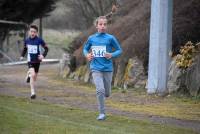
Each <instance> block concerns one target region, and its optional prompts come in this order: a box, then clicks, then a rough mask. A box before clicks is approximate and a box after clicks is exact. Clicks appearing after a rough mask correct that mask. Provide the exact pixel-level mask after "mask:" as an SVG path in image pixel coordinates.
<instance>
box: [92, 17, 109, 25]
mask: <svg viewBox="0 0 200 134" xmlns="http://www.w3.org/2000/svg"><path fill="white" fill-rule="evenodd" d="M100 19H105V20H106V21H107V18H106V16H99V17H98V18H96V20H95V21H94V25H95V26H97V24H98V21H99V20H100Z"/></svg>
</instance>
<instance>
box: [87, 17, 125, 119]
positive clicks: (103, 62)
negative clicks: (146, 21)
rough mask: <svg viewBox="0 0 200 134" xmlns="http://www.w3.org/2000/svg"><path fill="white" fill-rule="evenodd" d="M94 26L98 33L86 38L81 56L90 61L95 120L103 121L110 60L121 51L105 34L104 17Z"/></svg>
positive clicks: (110, 68) (110, 76)
mask: <svg viewBox="0 0 200 134" xmlns="http://www.w3.org/2000/svg"><path fill="white" fill-rule="evenodd" d="M95 26H96V28H97V31H98V32H97V33H95V34H93V35H91V36H90V37H89V38H88V40H87V42H86V43H85V44H84V47H83V54H84V56H85V57H86V58H87V60H88V61H90V70H91V72H92V77H93V80H94V84H95V87H96V95H97V101H98V107H99V116H98V117H97V120H104V119H105V118H106V115H105V108H104V99H105V97H109V96H110V94H111V82H112V75H113V63H112V58H115V57H117V56H119V55H120V54H121V53H122V49H121V47H120V44H119V42H118V41H117V39H116V38H115V37H114V36H113V35H110V34H108V33H106V29H107V19H106V17H105V16H100V17H98V18H97V20H96V23H95Z"/></svg>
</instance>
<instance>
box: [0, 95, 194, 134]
mask: <svg viewBox="0 0 200 134" xmlns="http://www.w3.org/2000/svg"><path fill="white" fill-rule="evenodd" d="M96 116H97V113H95V112H91V111H87V110H81V109H74V108H72V107H69V106H65V107H64V106H63V105H53V104H49V103H47V102H41V101H37V100H34V101H31V100H29V99H27V98H15V97H9V96H0V132H1V134H158V133H159V134H193V133H194V132H192V130H189V129H185V128H178V127H174V126H168V125H160V124H154V123H151V122H147V121H137V120H133V119H128V118H126V117H122V116H115V115H108V118H107V119H106V120H105V121H96Z"/></svg>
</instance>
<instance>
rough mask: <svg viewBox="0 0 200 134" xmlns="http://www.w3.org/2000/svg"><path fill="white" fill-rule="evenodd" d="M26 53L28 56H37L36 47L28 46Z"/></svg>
mask: <svg viewBox="0 0 200 134" xmlns="http://www.w3.org/2000/svg"><path fill="white" fill-rule="evenodd" d="M28 53H29V54H37V46H36V45H28Z"/></svg>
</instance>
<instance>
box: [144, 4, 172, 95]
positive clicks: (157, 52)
mask: <svg viewBox="0 0 200 134" xmlns="http://www.w3.org/2000/svg"><path fill="white" fill-rule="evenodd" d="M151 2H152V3H151V24H150V47H149V68H148V83H147V84H148V85H147V88H148V90H147V93H148V94H152V93H161V94H163V93H166V92H167V77H168V67H169V61H170V57H169V52H170V50H171V46H172V7H173V4H172V2H173V1H172V0H152V1H151Z"/></svg>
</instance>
